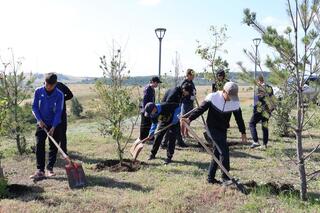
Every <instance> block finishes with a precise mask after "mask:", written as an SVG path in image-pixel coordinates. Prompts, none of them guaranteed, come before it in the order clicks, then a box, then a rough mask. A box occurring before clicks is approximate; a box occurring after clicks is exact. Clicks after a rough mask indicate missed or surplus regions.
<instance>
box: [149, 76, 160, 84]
mask: <svg viewBox="0 0 320 213" xmlns="http://www.w3.org/2000/svg"><path fill="white" fill-rule="evenodd" d="M150 81H151V82H156V83H159V84H160V83H162V81H160V78H159V77H158V76H154V77H152V78H151V80H150Z"/></svg>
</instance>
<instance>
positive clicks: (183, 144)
mask: <svg viewBox="0 0 320 213" xmlns="http://www.w3.org/2000/svg"><path fill="white" fill-rule="evenodd" d="M177 145H178V146H179V147H182V148H186V147H189V146H188V145H187V144H186V143H185V142H180V143H177Z"/></svg>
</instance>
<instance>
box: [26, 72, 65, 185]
mask: <svg viewBox="0 0 320 213" xmlns="http://www.w3.org/2000/svg"><path fill="white" fill-rule="evenodd" d="M56 85H57V75H56V74H54V73H48V74H46V76H45V84H44V86H42V87H39V88H37V89H36V90H35V93H34V99H33V104H32V112H33V115H34V117H35V118H36V120H37V130H36V134H35V136H36V159H37V171H36V172H35V173H34V174H33V175H31V176H30V178H32V179H40V178H45V177H46V175H45V141H46V138H47V133H46V132H45V131H44V129H46V130H47V131H48V133H49V134H50V135H51V136H53V138H54V139H55V140H57V141H60V140H61V134H62V133H61V132H62V131H61V128H59V124H60V123H61V117H62V112H63V108H64V94H63V92H61V91H60V90H59V89H58V88H57V87H56ZM56 159H57V148H56V146H55V145H54V144H53V143H52V141H50V140H49V162H48V164H47V176H54V172H53V166H54V164H55V162H56Z"/></svg>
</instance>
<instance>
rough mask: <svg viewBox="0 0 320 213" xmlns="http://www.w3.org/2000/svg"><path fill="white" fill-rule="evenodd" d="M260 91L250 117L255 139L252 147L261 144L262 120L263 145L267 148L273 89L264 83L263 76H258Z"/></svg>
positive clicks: (250, 125) (251, 130)
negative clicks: (259, 127)
mask: <svg viewBox="0 0 320 213" xmlns="http://www.w3.org/2000/svg"><path fill="white" fill-rule="evenodd" d="M257 83H258V93H257V96H256V97H255V104H254V107H253V114H252V117H251V119H250V123H249V127H250V132H251V136H252V139H253V142H252V145H251V148H255V147H258V146H260V143H259V138H258V133H257V128H256V126H257V123H259V122H260V121H261V122H262V124H261V127H262V135H263V147H264V148H265V149H266V148H267V144H268V140H269V129H268V122H269V118H270V116H271V112H272V110H273V108H274V107H273V103H272V97H273V90H272V87H271V86H269V85H267V84H265V83H264V79H263V76H262V75H260V76H259V77H258V82H257Z"/></svg>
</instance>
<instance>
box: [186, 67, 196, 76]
mask: <svg viewBox="0 0 320 213" xmlns="http://www.w3.org/2000/svg"><path fill="white" fill-rule="evenodd" d="M194 74H195V71H194V70H193V69H190V68H189V69H187V71H186V75H194Z"/></svg>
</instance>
